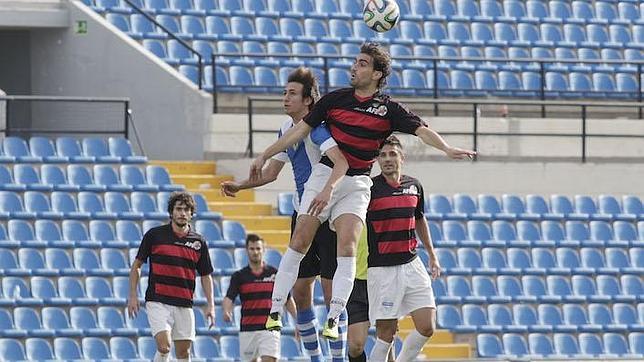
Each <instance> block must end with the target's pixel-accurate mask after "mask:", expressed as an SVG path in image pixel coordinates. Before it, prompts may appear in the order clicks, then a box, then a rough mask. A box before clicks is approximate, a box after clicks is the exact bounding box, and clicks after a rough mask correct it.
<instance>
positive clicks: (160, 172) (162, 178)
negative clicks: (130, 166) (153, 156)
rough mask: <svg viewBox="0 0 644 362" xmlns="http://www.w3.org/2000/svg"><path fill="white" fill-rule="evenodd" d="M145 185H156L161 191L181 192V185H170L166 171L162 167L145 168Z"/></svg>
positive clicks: (150, 166) (182, 188)
mask: <svg viewBox="0 0 644 362" xmlns="http://www.w3.org/2000/svg"><path fill="white" fill-rule="evenodd" d="M145 174H146V177H147V183H148V184H150V185H157V186H159V188H160V189H161V190H162V191H182V190H184V187H183V186H182V185H175V184H172V181H171V180H170V175H169V174H168V171H167V170H166V169H165V168H164V167H162V166H153V165H149V166H146V168H145Z"/></svg>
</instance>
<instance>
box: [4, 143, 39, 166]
mask: <svg viewBox="0 0 644 362" xmlns="http://www.w3.org/2000/svg"><path fill="white" fill-rule="evenodd" d="M2 143H3V144H2V148H3V150H4V154H5V155H6V156H9V157H13V158H15V160H16V161H18V162H20V163H40V162H42V161H43V159H42V158H41V157H37V156H32V155H31V153H30V152H29V148H28V147H27V142H25V140H24V139H22V138H20V137H6V138H5V139H4V140H3V141H2Z"/></svg>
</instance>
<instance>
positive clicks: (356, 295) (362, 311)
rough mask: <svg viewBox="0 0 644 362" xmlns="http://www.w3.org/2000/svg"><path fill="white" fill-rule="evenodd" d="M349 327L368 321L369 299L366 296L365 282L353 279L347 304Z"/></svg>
mask: <svg viewBox="0 0 644 362" xmlns="http://www.w3.org/2000/svg"><path fill="white" fill-rule="evenodd" d="M347 314H348V315H349V325H351V324H354V323H360V322H367V321H369V297H368V296H367V281H366V280H362V279H355V280H354V281H353V290H352V291H351V296H350V297H349V302H348V303H347Z"/></svg>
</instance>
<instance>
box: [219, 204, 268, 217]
mask: <svg viewBox="0 0 644 362" xmlns="http://www.w3.org/2000/svg"><path fill="white" fill-rule="evenodd" d="M208 207H209V208H210V210H211V211H218V212H221V213H222V214H223V215H224V217H226V218H229V217H233V216H269V215H272V214H273V205H271V204H264V203H258V202H244V201H237V202H234V201H225V202H221V201H214V202H212V201H211V202H208Z"/></svg>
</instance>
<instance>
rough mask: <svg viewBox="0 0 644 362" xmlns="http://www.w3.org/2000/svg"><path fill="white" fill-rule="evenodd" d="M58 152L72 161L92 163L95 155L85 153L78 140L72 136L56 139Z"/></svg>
mask: <svg viewBox="0 0 644 362" xmlns="http://www.w3.org/2000/svg"><path fill="white" fill-rule="evenodd" d="M56 151H57V154H58V155H60V156H63V157H68V158H69V160H70V162H72V163H92V162H94V161H95V159H94V158H93V157H90V156H85V155H83V152H82V150H81V147H80V144H79V143H78V141H77V140H76V139H74V138H71V137H58V138H57V139H56Z"/></svg>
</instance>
